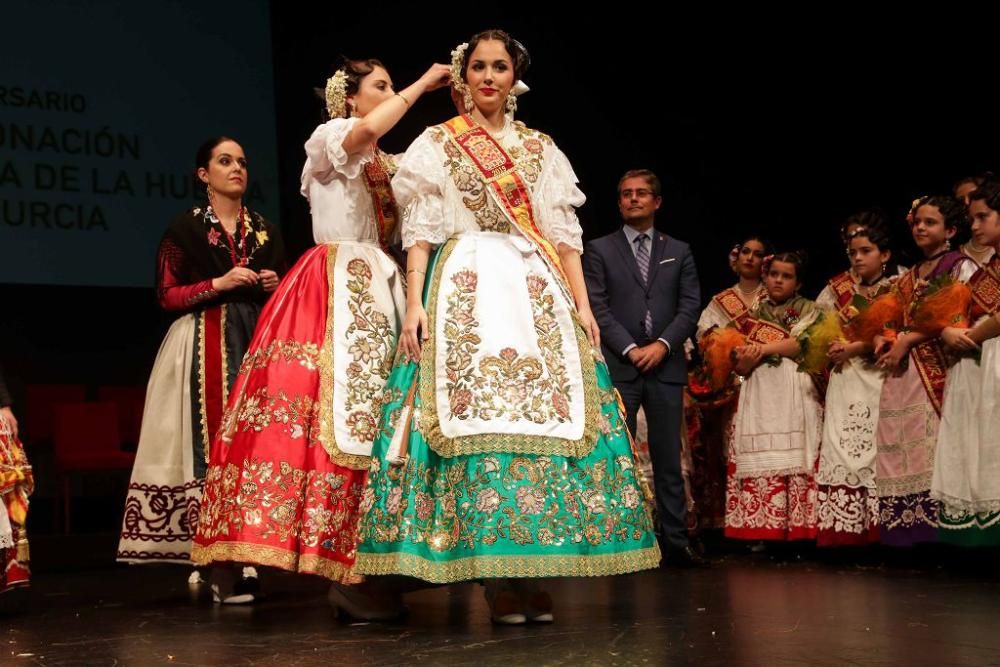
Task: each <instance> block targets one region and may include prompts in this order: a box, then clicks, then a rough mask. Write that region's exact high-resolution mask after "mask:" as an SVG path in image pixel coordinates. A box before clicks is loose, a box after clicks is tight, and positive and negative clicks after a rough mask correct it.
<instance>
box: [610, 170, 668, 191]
mask: <svg viewBox="0 0 1000 667" xmlns="http://www.w3.org/2000/svg"><path fill="white" fill-rule="evenodd" d="M629 178H645V179H646V182H647V183H649V188H650V189H651V190H652V191H653V196H654V197H659V196H660V192H661V190H662V188H661V187H660V179H659V178H657V177H656V174H654V173H653V172H651V171H650V170H649V169H629V170H628V171H626V172H625V175H624V176H622V177H621V178H619V179H618V194H621V191H622V183H624V182H625V180H626V179H629Z"/></svg>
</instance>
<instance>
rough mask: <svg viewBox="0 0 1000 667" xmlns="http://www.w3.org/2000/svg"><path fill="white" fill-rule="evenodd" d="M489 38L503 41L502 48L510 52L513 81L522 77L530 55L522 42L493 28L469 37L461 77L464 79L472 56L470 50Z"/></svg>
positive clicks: (529, 61)
mask: <svg viewBox="0 0 1000 667" xmlns="http://www.w3.org/2000/svg"><path fill="white" fill-rule="evenodd" d="M491 40H496V41H498V42H503V45H504V48H506V49H507V53H509V54H510V58H511V60H512V61H513V63H514V81H518V80H520V79H521V78H522V77H524V73H525V72H527V71H528V66H529V65H531V56H529V55H528V49H526V48H524V44H522V43H521V42H519V41H517V40H516V39H514V38H513V37H511V36H510V35H508V34H507V33H506V32H504V31H503V30H496V29H493V30H483V31H482V32H477V33H476V34H475V35H473V36H472V37H470V38H469V47H468V48H467V49H466V50H465V55H464V56H463V57H462V79H463V80H464V79H466V74H465V73H466V71H467V70H468V69H469V58H471V57H472V52H473V51H475V50H476V46H477V45H478V44H479V42H483V41H491Z"/></svg>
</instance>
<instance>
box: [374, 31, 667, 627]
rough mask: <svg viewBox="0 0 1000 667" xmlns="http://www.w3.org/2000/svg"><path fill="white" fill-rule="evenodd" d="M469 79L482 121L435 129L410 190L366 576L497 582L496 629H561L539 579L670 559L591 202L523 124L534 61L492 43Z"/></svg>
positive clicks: (467, 57) (472, 60)
mask: <svg viewBox="0 0 1000 667" xmlns="http://www.w3.org/2000/svg"><path fill="white" fill-rule="evenodd" d="M452 64H453V69H452V82H453V86H454V90H455V91H456V92H457V96H456V97H457V99H458V102H459V104H460V105H461V107H462V111H463V113H462V114H461V115H459V116H458V117H456V118H453V119H451V120H449V121H447V122H445V123H442V124H440V125H436V126H434V127H430V128H428V129H427V130H426V131H425V132H424V133H423V134H422V135H421V136H420V137H419V138H418V139H417V140H416V141H414V142H413V144H412V145H411V146H410V147H409V149H408V150H407V152H406V155H405V157H404V158H403V160H402V161H401V162H400V165H399V171H398V172H397V173H396V176H395V177H394V178H393V188H394V189H395V191H396V196H397V198H398V200H399V203H400V206H401V207H402V208H403V209H404V210H405V214H404V218H403V220H404V221H403V230H402V231H403V245H404V247H406V248H409V255H408V258H407V267H408V268H407V271H408V274H409V279H408V285H407V312H406V320H405V323H404V325H403V332H402V334H401V336H400V344H399V350H400V351H399V355H398V357H397V361H396V365H395V367H394V369H393V372H392V375H391V376H390V378H389V382H388V384H387V385H386V396H385V404H384V413H383V418H382V423H381V425H380V431H379V435H378V437H377V438H376V441H375V447H374V450H373V456H372V468H371V472H370V474H369V482H368V487H367V488H366V489H365V494H364V498H363V501H362V506H363V509H364V510H365V516H364V518H363V520H362V524H361V544H360V545H359V547H358V571H359V572H362V573H365V574H400V575H409V576H413V577H417V578H420V579H424V580H427V581H431V582H441V583H446V582H455V581H467V580H473V579H485V580H486V582H487V600H488V602H489V603H490V609H491V613H492V618H493V620H494V621H496V622H499V623H524V622H525V621H526V620H533V621H537V622H545V621H551V620H552V618H553V614H552V602H551V599H549V597H548V596H547V595H546V594H544V593H542V592H541V591H539V590H538V589H537V588H536V587H534V586H531V585H530V584H529V583H527V582H526V581H525V578H530V577H545V576H596V575H609V574H619V573H624V572H632V571H635V570H640V569H644V568H651V567H656V566H657V564H658V563H659V560H660V554H659V549H658V548H657V546H656V541H655V538H654V536H653V532H652V522H651V519H650V514H649V510H648V508H647V507H646V503H645V502H644V498H643V489H642V487H641V484H640V479H639V478H637V476H636V470H635V465H634V460H633V454H632V451H631V448H630V445H629V438H628V434H627V431H626V429H625V427H624V423H623V420H622V418H621V415H620V414H619V405H618V402H617V401H616V396H615V392H614V389H613V386H612V384H611V379H610V377H609V375H608V371H607V368H606V366H605V365H604V362H603V360H601V358H600V357H599V355H598V354H597V353H596V352H595V349H596V348H597V346H598V344H599V340H598V337H599V332H598V328H597V324H596V322H595V320H594V316H593V314H592V313H591V311H590V306H589V301H588V297H587V290H586V286H585V285H584V281H583V270H582V268H581V263H580V253H581V251H582V249H583V245H582V239H581V237H582V230H581V228H580V224H579V222H578V221H577V218H576V213H575V208H576V207H578V206H580V205H581V204H582V203H583V201H584V196H583V194H582V193H581V192H580V190H579V189H578V188H577V186H576V176H575V175H574V173H573V169H572V167H571V166H570V164H569V160H567V159H566V156H565V155H564V154H563V153H562V152H561V151H560V150H559V149H558V148H557V147H556V145H555V144H554V143H553V141H552V139H550V138H549V137H548V136H546V135H544V134H542V133H540V132H538V131H536V130H532V129H529V128H528V127H526V126H525V125H524V124H522V123H516V122H514V121H513V119H512V118H511V117H510V114H511V113H512V112H513V109H514V108H515V106H516V102H515V97H514V95H515V93H516V92H517V91H518V90H519V89H522V90H523V85H521V86H519V85H518V84H519V83H520V79H521V77H522V76H523V74H524V71H525V69H526V68H527V66H528V54H527V52H526V51H525V50H524V47H523V46H522V45H521V44H520V43H518V42H517V41H515V40H514V39H512V38H511V37H510V36H509V35H507V34H506V33H504V32H502V31H499V30H489V31H485V32H481V33H479V34H477V35H475V36H474V37H473V38H472V39H471V40H470V41H469V43H468V44H467V45H465V44H463V45H462V46H461V47H459V48H458V49H456V50H455V51H454V52H453V60H452ZM435 246H436V251H435V252H433V253H432V252H431V250H432V247H435Z"/></svg>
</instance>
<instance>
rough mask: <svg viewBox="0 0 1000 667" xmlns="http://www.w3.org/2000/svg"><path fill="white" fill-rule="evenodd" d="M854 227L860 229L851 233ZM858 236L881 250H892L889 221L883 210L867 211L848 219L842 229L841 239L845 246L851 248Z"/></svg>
mask: <svg viewBox="0 0 1000 667" xmlns="http://www.w3.org/2000/svg"><path fill="white" fill-rule="evenodd" d="M854 225H857V226H858V229H857V230H855V231H853V232H851V231H849V230H850V228H851V227H852V226H854ZM856 236H864V237H865V238H867V239H868V240H869V241H871V242H872V243H874V244H875V245H876V246H877V247H878V249H879V250H883V251H884V250H892V237H891V235H890V233H889V221H888V219H887V217H886V215H885V213H884V212H883V211H882V210H881V209H877V208H872V209H867V210H864V211H860V212H858V213H855V214H853V215H850V216H848V217H847V220H845V221H844V224H843V226H841V228H840V238H841V239H842V240H843V241H844V245H845V246H849V245H850V244H851V240H852V239H853V238H854V237H856Z"/></svg>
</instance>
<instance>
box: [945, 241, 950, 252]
mask: <svg viewBox="0 0 1000 667" xmlns="http://www.w3.org/2000/svg"><path fill="white" fill-rule="evenodd" d="M944 249H945V250H951V239H945V240H944Z"/></svg>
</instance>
